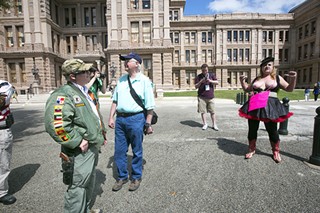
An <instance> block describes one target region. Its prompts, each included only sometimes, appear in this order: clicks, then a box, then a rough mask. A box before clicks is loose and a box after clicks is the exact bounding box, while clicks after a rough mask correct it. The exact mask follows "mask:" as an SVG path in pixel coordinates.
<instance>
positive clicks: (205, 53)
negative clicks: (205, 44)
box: [201, 50, 207, 63]
mask: <svg viewBox="0 0 320 213" xmlns="http://www.w3.org/2000/svg"><path fill="white" fill-rule="evenodd" d="M201 61H202V62H204V63H206V62H207V51H206V50H202V53H201Z"/></svg>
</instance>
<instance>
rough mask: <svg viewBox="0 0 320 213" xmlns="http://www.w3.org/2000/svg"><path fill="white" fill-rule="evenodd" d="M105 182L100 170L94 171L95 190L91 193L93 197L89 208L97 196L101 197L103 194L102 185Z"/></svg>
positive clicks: (104, 176) (104, 175)
mask: <svg viewBox="0 0 320 213" xmlns="http://www.w3.org/2000/svg"><path fill="white" fill-rule="evenodd" d="M106 180H107V178H106V174H104V173H103V172H102V171H101V170H99V169H97V170H96V183H95V189H94V191H93V196H92V200H91V204H90V207H91V208H92V207H93V205H94V203H95V202H96V199H97V196H99V197H101V195H102V193H103V189H102V185H104V183H105V181H106Z"/></svg>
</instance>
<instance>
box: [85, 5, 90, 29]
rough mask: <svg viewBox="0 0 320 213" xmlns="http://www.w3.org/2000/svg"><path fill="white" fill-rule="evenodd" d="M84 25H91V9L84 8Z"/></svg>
mask: <svg viewBox="0 0 320 213" xmlns="http://www.w3.org/2000/svg"><path fill="white" fill-rule="evenodd" d="M84 25H85V26H89V25H90V15H89V8H87V7H85V8H84Z"/></svg>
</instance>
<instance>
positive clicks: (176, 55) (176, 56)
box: [174, 50, 180, 64]
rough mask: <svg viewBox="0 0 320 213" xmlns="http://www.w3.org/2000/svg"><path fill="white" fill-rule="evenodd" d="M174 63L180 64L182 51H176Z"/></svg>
mask: <svg viewBox="0 0 320 213" xmlns="http://www.w3.org/2000/svg"><path fill="white" fill-rule="evenodd" d="M174 63H176V64H179V63H180V53H179V50H175V51H174Z"/></svg>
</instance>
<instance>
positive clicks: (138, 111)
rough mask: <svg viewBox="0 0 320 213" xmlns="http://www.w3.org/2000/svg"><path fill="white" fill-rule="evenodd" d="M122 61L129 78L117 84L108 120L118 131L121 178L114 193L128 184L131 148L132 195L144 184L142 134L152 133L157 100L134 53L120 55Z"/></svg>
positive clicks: (117, 141)
mask: <svg viewBox="0 0 320 213" xmlns="http://www.w3.org/2000/svg"><path fill="white" fill-rule="evenodd" d="M120 60H122V61H124V67H125V69H126V71H127V72H128V74H126V75H123V76H122V77H120V79H119V80H118V82H117V86H116V87H115V89H114V93H113V96H112V105H111V109H110V116H109V127H110V128H112V129H115V143H114V146H115V150H114V161H115V164H116V166H117V170H118V178H117V181H116V183H115V184H114V186H113V187H112V190H113V191H119V190H120V189H121V188H122V186H123V184H125V183H127V182H128V176H129V172H128V166H127V161H128V159H127V152H128V147H129V145H131V148H132V152H133V157H132V166H131V168H132V169H131V170H132V173H131V183H130V185H129V191H135V190H137V189H138V188H139V186H140V182H141V180H142V163H143V147H142V142H143V134H145V135H147V134H152V133H153V129H152V126H151V120H152V114H153V109H154V108H155V100H154V95H153V89H152V83H151V81H150V80H149V78H148V77H146V76H145V75H143V74H142V73H141V63H142V60H141V57H140V56H139V55H138V54H136V53H133V52H132V53H130V54H128V55H126V56H121V55H120ZM129 81H130V82H131V84H132V87H133V89H134V90H135V92H136V93H137V95H138V96H139V98H141V99H142V103H143V104H144V107H145V108H146V109H147V113H146V115H145V113H144V110H143V108H142V107H140V106H139V105H138V104H137V103H136V101H135V100H134V98H133V97H132V95H131V93H130V87H129ZM114 115H117V119H116V121H114Z"/></svg>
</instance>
